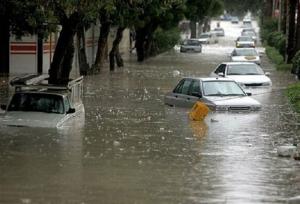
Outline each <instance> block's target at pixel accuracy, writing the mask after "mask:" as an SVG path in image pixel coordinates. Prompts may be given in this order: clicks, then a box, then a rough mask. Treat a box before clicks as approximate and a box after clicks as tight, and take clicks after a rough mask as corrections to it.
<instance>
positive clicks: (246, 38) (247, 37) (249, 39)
mask: <svg viewBox="0 0 300 204" xmlns="http://www.w3.org/2000/svg"><path fill="white" fill-rule="evenodd" d="M237 41H253V39H252V38H251V37H249V36H243V37H239V38H238V39H237Z"/></svg>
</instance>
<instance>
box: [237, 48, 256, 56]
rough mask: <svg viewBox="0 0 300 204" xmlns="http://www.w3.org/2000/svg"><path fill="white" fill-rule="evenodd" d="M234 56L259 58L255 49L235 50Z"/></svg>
mask: <svg viewBox="0 0 300 204" xmlns="http://www.w3.org/2000/svg"><path fill="white" fill-rule="evenodd" d="M232 55H233V56H258V54H257V52H256V50H255V49H235V50H234V51H233V53H232Z"/></svg>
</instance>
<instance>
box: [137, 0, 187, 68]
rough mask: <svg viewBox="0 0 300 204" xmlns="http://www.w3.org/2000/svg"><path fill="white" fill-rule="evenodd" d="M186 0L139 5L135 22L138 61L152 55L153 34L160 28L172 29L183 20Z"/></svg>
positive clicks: (154, 0) (150, 0)
mask: <svg viewBox="0 0 300 204" xmlns="http://www.w3.org/2000/svg"><path fill="white" fill-rule="evenodd" d="M184 3H185V1H184V0H173V1H168V0H163V1H161V0H146V1H140V2H139V3H138V4H137V5H138V9H137V11H139V12H138V18H137V20H136V22H135V32H136V41H135V48H136V52H137V60H138V61H140V62H141V61H143V60H144V59H145V58H147V57H149V56H150V54H151V49H152V45H153V44H152V43H153V34H154V32H155V30H156V29H157V28H158V27H160V26H161V27H165V28H170V27H171V26H174V24H176V26H177V24H178V22H179V20H181V19H183V8H184Z"/></svg>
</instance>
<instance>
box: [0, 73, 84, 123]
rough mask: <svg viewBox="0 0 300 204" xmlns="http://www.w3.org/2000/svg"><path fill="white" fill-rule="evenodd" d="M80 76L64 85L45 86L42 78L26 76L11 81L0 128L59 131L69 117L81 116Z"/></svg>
mask: <svg viewBox="0 0 300 204" xmlns="http://www.w3.org/2000/svg"><path fill="white" fill-rule="evenodd" d="M82 79H83V78H82V77H80V78H78V79H75V80H71V81H70V82H69V83H68V84H67V85H66V86H55V85H49V84H48V83H47V82H48V80H47V78H46V76H45V77H44V76H42V77H41V76H36V75H29V76H24V77H21V78H16V79H14V80H12V81H11V85H12V86H14V87H15V93H14V94H13V96H12V97H11V99H10V101H9V102H8V105H1V109H2V110H5V112H4V114H3V115H2V117H0V125H4V126H14V127H44V128H60V127H62V126H63V125H64V124H65V123H67V122H68V121H69V120H70V119H71V118H73V117H75V116H78V115H79V114H84V106H83V103H82V101H81V95H82Z"/></svg>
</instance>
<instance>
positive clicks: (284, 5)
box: [280, 0, 287, 34]
mask: <svg viewBox="0 0 300 204" xmlns="http://www.w3.org/2000/svg"><path fill="white" fill-rule="evenodd" d="M281 9H282V11H281V13H280V15H281V31H282V33H283V34H286V20H287V19H286V14H287V0H281Z"/></svg>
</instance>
